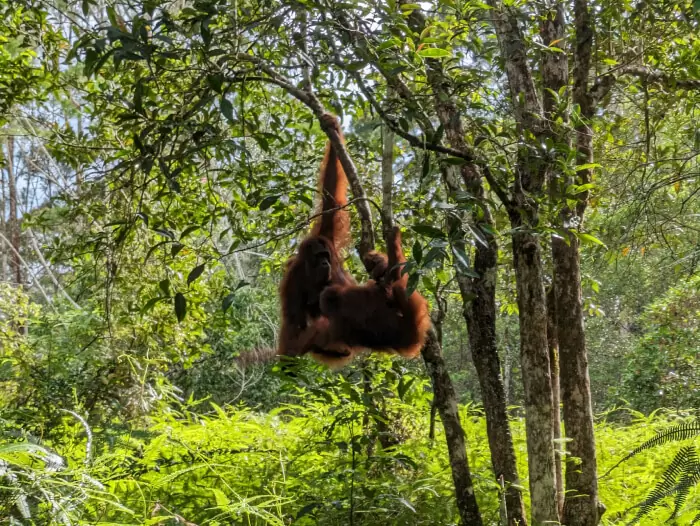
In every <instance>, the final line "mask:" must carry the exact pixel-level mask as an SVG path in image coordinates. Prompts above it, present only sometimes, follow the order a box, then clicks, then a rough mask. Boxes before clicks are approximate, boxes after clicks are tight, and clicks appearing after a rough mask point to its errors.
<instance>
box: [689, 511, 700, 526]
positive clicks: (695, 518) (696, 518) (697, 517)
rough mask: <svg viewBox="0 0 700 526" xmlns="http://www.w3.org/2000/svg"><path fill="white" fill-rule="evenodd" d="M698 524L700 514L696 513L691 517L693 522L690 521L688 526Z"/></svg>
mask: <svg viewBox="0 0 700 526" xmlns="http://www.w3.org/2000/svg"><path fill="white" fill-rule="evenodd" d="M698 522H700V513H698V514H697V515H696V516H695V517H693V520H692V521H690V526H693V525H694V524H697V523H698Z"/></svg>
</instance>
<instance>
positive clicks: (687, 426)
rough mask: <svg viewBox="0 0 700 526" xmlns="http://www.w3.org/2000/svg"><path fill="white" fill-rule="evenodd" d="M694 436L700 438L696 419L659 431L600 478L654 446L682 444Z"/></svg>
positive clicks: (699, 422) (698, 424)
mask: <svg viewBox="0 0 700 526" xmlns="http://www.w3.org/2000/svg"><path fill="white" fill-rule="evenodd" d="M696 436H700V419H696V420H693V421H690V422H684V423H682V424H678V425H676V426H673V427H669V428H668V429H664V430H663V431H659V432H658V433H657V435H656V436H655V437H654V438H650V439H649V440H647V441H646V442H644V443H643V444H641V445H640V446H638V447H636V448H634V449H633V450H632V451H631V452H630V453H629V454H628V455H627V456H625V457H623V458H622V459H621V460H619V461H618V462H617V463H616V464H615V465H614V466H613V467H611V468H610V469H609V470H608V471H606V472H605V474H604V475H603V476H602V477H600V478H604V477H607V476H608V475H609V474H610V473H611V472H612V471H613V470H614V469H615V468H617V467H618V466H619V465H620V464H623V463H624V462H627V461H628V460H629V459H631V458H632V457H635V456H637V455H638V454H639V453H642V452H643V451H647V450H649V449H652V448H654V447H656V446H661V445H663V444H667V443H669V442H682V441H683V440H688V439H690V438H694V437H696Z"/></svg>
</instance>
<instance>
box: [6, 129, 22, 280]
mask: <svg viewBox="0 0 700 526" xmlns="http://www.w3.org/2000/svg"><path fill="white" fill-rule="evenodd" d="M14 150H15V140H14V137H8V138H7V187H8V191H9V203H8V204H9V206H10V219H9V221H8V225H7V226H8V231H9V232H8V233H9V234H10V235H9V238H10V243H11V244H12V247H13V248H14V249H15V250H14V251H12V254H10V273H11V275H12V280H13V281H14V282H15V283H16V284H17V285H21V284H22V263H21V261H20V258H19V255H18V254H19V252H20V250H19V248H20V225H19V218H18V214H17V207H18V203H17V180H16V178H15V167H14V159H15V154H14Z"/></svg>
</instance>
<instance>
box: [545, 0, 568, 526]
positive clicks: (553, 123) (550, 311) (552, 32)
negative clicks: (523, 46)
mask: <svg viewBox="0 0 700 526" xmlns="http://www.w3.org/2000/svg"><path fill="white" fill-rule="evenodd" d="M565 24H566V22H565V13H564V4H563V3H561V2H558V3H553V4H548V3H544V2H543V3H542V4H541V7H540V36H541V37H542V42H543V43H544V45H545V46H548V47H549V46H551V45H556V44H560V43H561V42H563V41H564V39H565V38H566V28H565ZM540 60H541V74H542V84H543V88H544V89H543V90H542V107H543V110H544V113H545V116H546V117H547V127H546V130H547V131H546V133H547V134H548V135H549V137H550V138H551V140H552V143H553V144H555V145H557V146H559V147H562V148H565V151H568V149H569V148H568V147H569V142H570V141H569V137H568V127H567V126H566V124H567V123H568V115H567V113H566V111H563V110H564V106H563V105H562V104H561V100H566V99H567V98H568V96H569V93H568V89H567V88H568V85H569V61H568V56H567V54H566V53H559V52H554V51H551V50H550V49H548V48H547V49H544V50H543V51H542V53H541V58H540ZM557 122H561V123H562V125H558V124H557ZM561 177H562V173H561V168H560V167H559V165H557V164H556V163H551V164H550V166H549V169H548V173H547V179H548V180H547V183H548V184H549V190H550V195H552V196H553V199H552V204H554V205H556V204H557V203H556V198H555V197H554V194H555V192H554V189H556V187H557V185H558V183H559V181H560V180H561ZM556 197H558V196H556ZM555 237H556V236H553V238H552V243H553V244H554V243H555V242H556V241H557V240H556V239H555ZM555 299H556V298H555V293H554V286H552V287H550V288H549V290H548V291H547V340H548V347H549V367H550V374H551V381H552V410H553V413H552V435H553V438H554V440H555V444H556V446H555V454H554V476H555V479H556V489H557V512H558V513H559V516H560V517H561V516H562V513H563V509H564V480H563V472H562V456H561V452H560V450H561V447H562V445H561V441H560V439H561V409H560V406H561V390H560V385H559V344H558V341H557V322H556V314H557V304H556V301H555Z"/></svg>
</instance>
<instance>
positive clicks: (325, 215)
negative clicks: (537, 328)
mask: <svg viewBox="0 0 700 526" xmlns="http://www.w3.org/2000/svg"><path fill="white" fill-rule="evenodd" d="M323 118H324V124H325V125H326V126H332V127H334V128H335V130H336V131H337V132H338V134H339V135H340V137H341V139H342V138H343V135H342V132H341V130H340V126H339V124H338V121H337V120H336V119H335V117H333V116H332V115H329V114H326V115H324V116H323ZM347 186H348V180H347V176H346V174H345V171H344V170H343V168H342V166H341V164H340V161H339V160H338V156H337V154H336V152H335V150H334V149H333V146H332V145H331V144H330V143H328V144H327V146H326V154H325V157H324V160H323V163H322V165H321V175H320V180H319V187H320V191H321V194H322V200H321V211H320V215H319V217H318V218H317V219H316V221H315V223H314V226H313V228H312V229H311V232H310V233H309V235H308V236H307V237H306V238H305V239H304V240H303V241H302V243H301V244H300V246H299V250H298V252H297V254H296V255H295V256H294V257H293V258H292V259H290V260H289V262H288V263H287V270H286V272H285V275H284V278H283V279H282V284H281V286H280V300H281V304H282V326H281V330H280V335H279V348H278V351H277V354H279V355H285V356H302V355H304V354H307V353H311V355H312V357H313V358H314V359H316V360H317V361H319V362H321V363H324V364H326V365H329V366H330V367H333V368H337V367H342V366H343V365H345V364H347V363H348V362H350V361H351V360H352V359H353V358H354V356H355V354H357V352H359V351H360V350H362V349H371V350H376V351H386V352H395V353H398V354H400V355H401V356H403V357H406V358H413V357H415V356H416V355H417V354H418V353H419V352H420V350H421V347H422V346H423V344H424V342H425V338H426V334H427V332H428V330H429V328H430V316H429V314H428V305H427V302H426V301H425V298H423V297H422V296H421V295H420V294H419V293H417V292H413V293H411V294H410V295H409V294H407V291H406V286H407V283H408V276H407V275H406V274H403V273H402V266H403V264H405V262H406V258H405V256H404V254H403V249H402V247H401V232H400V231H399V229H398V228H394V229H393V230H392V233H391V236H390V239H389V240H387V243H388V247H387V255H384V254H380V253H378V252H370V253H369V254H367V255H366V256H365V258H364V263H365V267H366V268H367V269H368V271H369V272H370V274H371V276H372V278H373V279H372V280H369V281H368V282H367V283H366V284H365V285H356V284H355V283H354V281H353V279H352V277H351V276H350V275H349V274H348V273H347V272H346V271H345V269H344V267H343V264H342V261H341V259H340V255H339V253H340V251H342V250H343V249H344V248H346V247H347V245H348V242H349V229H350V221H349V217H348V212H347V210H345V206H346V205H347V196H346V194H347Z"/></svg>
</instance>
